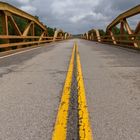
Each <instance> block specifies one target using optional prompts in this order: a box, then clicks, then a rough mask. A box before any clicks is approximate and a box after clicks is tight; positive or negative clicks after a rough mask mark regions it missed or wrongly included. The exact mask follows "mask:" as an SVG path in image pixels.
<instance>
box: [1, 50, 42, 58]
mask: <svg viewBox="0 0 140 140" xmlns="http://www.w3.org/2000/svg"><path fill="white" fill-rule="evenodd" d="M39 48H41V47H36V48H33V49H29V50H24V51H20V52H16V53H12V54H9V55H6V56H0V59H3V58H7V57H10V56H14V55H17V54H21V53H24V52H29V51H32V50H36V49H39Z"/></svg>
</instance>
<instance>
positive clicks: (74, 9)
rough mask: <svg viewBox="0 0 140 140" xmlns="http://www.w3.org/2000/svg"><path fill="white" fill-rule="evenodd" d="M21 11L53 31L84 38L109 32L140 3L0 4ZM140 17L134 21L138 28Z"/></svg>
mask: <svg viewBox="0 0 140 140" xmlns="http://www.w3.org/2000/svg"><path fill="white" fill-rule="evenodd" d="M0 1H3V2H7V3H9V4H11V5H13V6H16V7H17V8H20V9H22V10H24V11H26V12H28V13H30V14H32V15H37V16H39V18H40V20H41V21H42V22H43V23H44V24H45V25H47V26H49V27H53V28H54V27H56V28H59V29H62V30H64V31H65V32H70V33H71V34H80V33H85V32H87V31H89V30H90V29H93V28H94V29H104V30H105V29H106V27H107V25H108V24H109V23H111V21H112V20H113V19H115V17H117V16H118V15H119V14H121V13H122V12H124V11H126V10H128V9H130V8H132V7H134V6H136V5H138V4H140V0H0ZM139 19H140V16H136V17H135V18H133V19H130V21H129V22H130V25H131V26H132V27H134V26H136V23H138V21H139Z"/></svg>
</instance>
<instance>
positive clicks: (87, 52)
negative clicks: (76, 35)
mask: <svg viewBox="0 0 140 140" xmlns="http://www.w3.org/2000/svg"><path fill="white" fill-rule="evenodd" d="M77 42H78V46H79V53H80V58H81V64H82V70H83V77H84V82H85V89H86V96H87V104H88V111H89V115H90V123H91V126H92V131H93V137H94V140H139V139H140V53H138V52H136V51H132V50H129V49H123V48H119V47H118V48H117V47H114V46H109V45H103V44H99V43H95V42H91V41H85V40H77ZM73 43H74V40H69V41H63V42H59V43H54V44H46V45H45V46H44V47H41V48H37V49H35V50H32V51H28V52H24V53H20V54H16V55H13V56H9V57H6V58H0V140H50V139H51V136H52V131H53V127H54V123H55V119H56V115H57V109H58V106H59V103H60V98H61V94H62V89H63V84H64V81H65V78H66V72H67V69H68V65H69V61H70V57H71V52H72V47H73Z"/></svg>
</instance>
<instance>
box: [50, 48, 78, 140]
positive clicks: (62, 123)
mask: <svg viewBox="0 0 140 140" xmlns="http://www.w3.org/2000/svg"><path fill="white" fill-rule="evenodd" d="M74 55H75V46H74V47H73V50H72V56H71V60H70V64H69V68H68V72H67V77H66V80H65V85H64V88H63V93H62V98H61V102H60V105H59V109H58V114H57V118H56V122H55V127H54V131H53V136H52V140H65V139H66V135H67V134H66V132H67V120H68V109H69V98H70V92H71V91H70V90H71V82H72V74H73V66H74V65H73V64H74Z"/></svg>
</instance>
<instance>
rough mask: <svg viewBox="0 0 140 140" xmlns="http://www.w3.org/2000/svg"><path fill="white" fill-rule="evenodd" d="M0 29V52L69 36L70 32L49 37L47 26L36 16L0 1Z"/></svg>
mask: <svg viewBox="0 0 140 140" xmlns="http://www.w3.org/2000/svg"><path fill="white" fill-rule="evenodd" d="M20 22H22V26H21V25H20V24H19V23H20ZM23 23H24V24H23ZM23 26H24V27H23ZM0 29H1V31H0V52H1V51H7V50H11V49H18V48H22V47H27V46H32V45H37V44H42V43H50V42H54V41H60V40H63V39H68V38H69V37H70V34H68V33H63V34H62V33H60V32H58V33H57V35H55V36H53V37H49V36H48V31H47V27H46V26H45V25H43V23H41V22H40V21H39V20H38V19H37V18H36V17H34V16H32V15H30V14H28V13H26V12H24V11H22V10H20V9H18V8H16V7H14V6H12V5H10V4H8V3H4V2H0ZM10 29H11V30H10ZM66 34H67V35H66Z"/></svg>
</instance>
